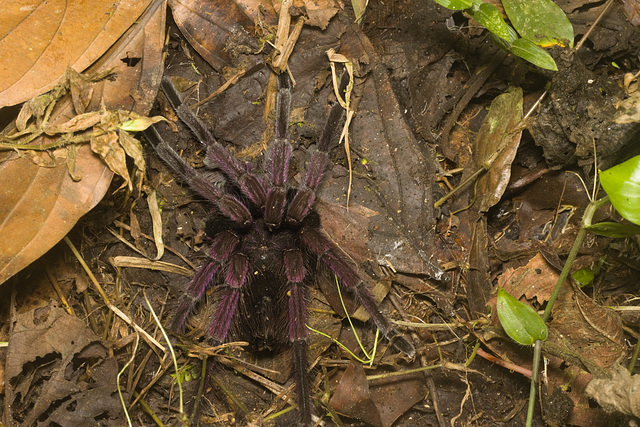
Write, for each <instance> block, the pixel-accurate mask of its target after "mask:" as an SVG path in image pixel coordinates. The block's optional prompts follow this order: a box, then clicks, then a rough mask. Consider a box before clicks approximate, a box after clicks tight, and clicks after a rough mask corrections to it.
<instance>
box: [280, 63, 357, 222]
mask: <svg viewBox="0 0 640 427" xmlns="http://www.w3.org/2000/svg"><path fill="white" fill-rule="evenodd" d="M348 83H349V75H348V74H347V72H344V73H343V74H342V78H341V79H340V87H339V93H340V94H342V93H344V91H345V90H346V88H347V84H348ZM344 113H345V111H344V108H342V106H341V105H340V104H339V103H337V102H336V104H335V105H334V106H333V107H332V108H331V110H330V111H329V117H327V122H326V124H325V126H324V130H323V131H322V135H321V136H320V140H319V141H318V145H317V148H316V149H315V150H314V151H313V152H312V154H311V159H310V160H309V165H308V166H307V171H306V173H305V177H304V181H303V182H302V183H300V185H299V186H298V189H297V191H296V194H295V196H293V199H292V200H291V203H289V207H288V209H287V216H286V222H287V224H291V225H297V224H300V223H301V222H302V220H304V219H305V218H306V216H307V215H308V214H309V211H310V210H311V208H312V206H313V204H314V202H315V200H316V190H317V188H318V185H320V181H321V180H322V177H323V176H324V172H325V169H326V167H327V163H328V162H329V149H330V147H331V141H333V139H334V137H335V135H336V132H337V131H338V127H339V126H340V124H341V123H342V120H343V119H344Z"/></svg>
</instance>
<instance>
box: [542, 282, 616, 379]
mask: <svg viewBox="0 0 640 427" xmlns="http://www.w3.org/2000/svg"><path fill="white" fill-rule="evenodd" d="M552 317H553V320H552V321H551V323H550V324H549V341H551V342H552V343H555V344H557V345H558V346H559V348H561V349H566V350H567V351H568V352H569V353H570V354H574V355H578V356H579V359H580V361H581V362H582V363H583V364H584V365H586V367H587V368H589V370H590V371H591V372H592V373H593V370H594V369H595V370H597V369H598V368H606V367H609V366H611V365H613V364H614V363H617V362H619V361H620V359H621V358H622V357H624V355H625V345H624V333H623V330H622V321H621V320H620V316H619V315H618V314H617V313H616V312H615V311H613V310H611V309H609V308H606V307H602V306H599V305H597V304H596V303H594V302H593V300H592V299H591V298H589V297H587V296H586V295H585V294H584V293H583V292H582V290H580V289H579V288H577V287H576V286H570V287H569V286H568V285H567V282H565V288H564V289H563V292H562V293H561V294H560V297H559V298H558V300H557V301H556V304H555V306H554V308H553V312H552Z"/></svg>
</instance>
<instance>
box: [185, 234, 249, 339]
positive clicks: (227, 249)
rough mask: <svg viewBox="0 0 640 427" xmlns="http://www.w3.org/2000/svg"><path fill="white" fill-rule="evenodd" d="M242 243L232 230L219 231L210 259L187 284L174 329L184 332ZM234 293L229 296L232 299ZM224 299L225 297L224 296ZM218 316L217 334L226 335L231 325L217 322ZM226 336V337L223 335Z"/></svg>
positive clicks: (213, 243) (212, 244)
mask: <svg viewBox="0 0 640 427" xmlns="http://www.w3.org/2000/svg"><path fill="white" fill-rule="evenodd" d="M239 243H240V239H239V237H238V236H237V235H236V234H235V233H233V232H231V231H224V232H221V233H218V234H217V235H216V236H215V237H214V239H213V241H212V242H211V248H210V249H209V259H208V260H207V261H206V262H205V263H204V264H203V265H202V266H200V268H199V269H198V271H197V272H196V274H195V275H194V276H193V279H191V282H189V285H188V286H187V292H186V293H184V294H183V295H182V296H181V298H180V303H179V304H178V308H177V310H176V314H175V316H174V319H173V327H174V330H176V331H178V332H183V331H184V328H185V325H186V322H187V319H188V318H189V316H190V315H191V314H192V313H193V310H194V308H195V307H196V305H197V304H198V302H200V300H201V299H202V298H203V297H204V294H205V291H206V290H207V288H208V287H209V286H210V285H211V283H212V282H213V280H214V278H215V277H216V275H217V274H218V272H219V271H220V268H221V267H222V266H223V265H224V263H226V261H227V260H228V259H229V258H230V257H231V254H232V253H233V251H234V250H235V249H236V247H237V246H238V244H239ZM231 297H232V295H229V296H227V299H230V298H231ZM223 299H224V297H223ZM216 319H217V317H215V318H214V324H216V325H219V326H218V327H216V328H215V330H216V336H218V335H223V336H226V332H227V331H228V329H229V326H228V325H226V329H225V327H224V324H221V322H220V321H218V322H217V323H216ZM212 329H214V328H213V326H212ZM223 338H224V337H223Z"/></svg>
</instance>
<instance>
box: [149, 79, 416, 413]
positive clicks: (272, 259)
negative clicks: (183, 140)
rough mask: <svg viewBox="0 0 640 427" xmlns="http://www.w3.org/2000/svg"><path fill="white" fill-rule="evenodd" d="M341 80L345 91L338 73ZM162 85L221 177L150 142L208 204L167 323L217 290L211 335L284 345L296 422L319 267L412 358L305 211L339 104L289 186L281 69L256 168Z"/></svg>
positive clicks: (304, 405)
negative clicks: (268, 140) (200, 252)
mask: <svg viewBox="0 0 640 427" xmlns="http://www.w3.org/2000/svg"><path fill="white" fill-rule="evenodd" d="M342 80H343V81H342V82H341V86H342V90H343V91H344V87H345V86H346V81H347V78H345V77H343V79H342ZM163 85H164V86H165V92H169V93H168V96H169V98H170V100H172V102H173V103H175V104H176V105H177V108H176V109H177V112H178V115H179V116H180V118H181V119H182V120H183V121H184V122H185V123H186V124H187V125H188V126H189V127H190V128H191V130H192V131H193V132H194V133H195V134H196V136H197V137H198V138H199V139H200V141H201V142H202V143H204V144H205V145H206V146H207V162H206V163H207V164H208V166H209V167H210V168H213V169H217V170H218V171H219V172H221V173H222V174H223V175H224V176H225V178H226V179H227V181H228V182H227V183H226V184H224V185H220V183H215V182H213V181H212V180H211V179H208V178H207V176H205V175H202V174H199V173H197V172H196V171H195V170H194V169H193V168H192V167H191V166H190V165H188V164H187V163H186V162H185V161H184V160H183V159H182V158H181V157H180V156H179V155H178V154H177V153H176V152H175V151H174V150H172V149H171V148H169V146H168V145H167V144H166V143H163V142H160V143H157V144H156V149H157V151H158V153H159V155H160V156H161V157H162V158H163V159H164V160H165V161H166V162H167V163H168V164H169V165H170V166H171V167H172V168H173V169H174V170H175V171H176V172H177V173H178V174H180V175H181V176H182V178H183V179H184V180H185V181H186V182H187V183H188V184H189V185H190V186H191V187H192V188H193V189H194V190H195V191H197V192H198V193H199V194H200V195H201V196H202V197H204V198H205V199H206V200H208V201H209V202H210V203H211V204H212V205H213V207H214V214H213V215H212V219H210V220H209V221H208V224H209V225H208V227H207V234H208V235H209V237H210V238H211V248H210V250H209V257H208V259H207V260H206V261H205V263H204V264H203V265H202V266H201V267H200V269H199V270H198V271H197V273H196V274H195V276H194V277H193V279H192V280H191V282H190V283H189V285H188V288H187V291H186V292H185V293H184V294H183V296H182V298H181V299H180V302H179V305H178V308H177V312H176V314H175V320H174V326H175V328H176V329H177V330H182V329H184V326H185V323H186V321H187V319H188V318H189V316H190V315H191V314H192V312H193V310H194V308H195V306H196V305H197V303H198V302H199V301H200V300H201V299H202V298H203V296H204V295H205V291H206V289H207V288H208V287H209V286H216V287H218V288H219V289H218V291H219V292H220V299H219V303H218V306H217V308H216V311H215V314H214V316H213V318H212V320H211V323H210V327H209V333H210V335H211V336H212V337H213V338H215V339H216V340H219V341H224V340H225V339H226V338H227V336H228V334H229V332H230V330H232V329H233V330H234V331H236V332H237V333H238V334H240V336H242V337H243V338H244V339H247V340H249V341H250V342H251V343H252V345H253V347H254V348H255V349H258V350H260V349H265V348H274V347H279V346H281V345H290V346H291V351H292V359H293V367H294V370H293V371H294V373H295V374H294V375H296V378H295V380H296V383H297V386H298V387H297V397H298V403H299V408H300V418H301V421H302V422H304V423H307V422H308V421H309V420H310V418H311V406H310V402H309V399H310V391H309V384H308V379H307V370H308V362H307V338H308V332H307V328H306V326H305V323H306V318H307V310H306V304H305V287H306V286H308V285H309V284H310V283H312V279H313V277H314V275H315V273H316V272H317V270H318V269H319V268H321V269H325V270H328V271H329V272H331V273H333V274H335V275H336V276H337V278H338V279H339V282H340V283H341V285H342V286H343V287H344V288H345V289H346V290H348V291H350V292H352V293H353V294H354V295H355V296H356V297H357V299H358V301H359V302H360V303H361V304H362V305H363V306H364V308H365V309H366V310H367V311H368V312H369V313H370V314H371V318H372V320H373V321H374V323H375V324H376V326H377V327H378V328H379V329H380V331H381V332H382V333H383V334H384V335H385V336H386V337H387V338H388V339H390V340H393V343H394V345H395V346H396V347H397V348H398V349H399V350H400V351H402V352H404V353H405V354H407V355H409V356H413V354H414V353H415V350H414V348H413V346H412V344H411V343H410V342H409V341H408V340H407V339H406V338H404V337H403V336H401V335H399V334H398V333H397V332H396V330H395V329H394V328H393V326H392V325H391V323H390V322H389V320H388V319H387V318H386V317H385V316H384V315H383V314H382V313H381V312H380V310H379V309H378V306H377V304H376V302H375V301H374V299H373V298H372V296H371V294H370V292H369V290H368V288H367V285H366V281H365V280H363V278H361V277H360V275H359V273H358V270H357V268H356V265H355V264H354V263H353V262H352V261H351V260H350V259H349V258H348V256H347V255H346V254H345V253H344V252H343V251H342V250H341V249H340V248H338V247H337V246H336V245H335V244H333V243H332V241H331V240H330V239H329V238H328V237H327V236H326V235H325V234H324V232H323V231H322V228H321V224H320V218H319V216H318V214H317V213H316V211H315V210H314V201H315V197H316V195H315V192H316V190H317V189H318V185H319V184H320V182H321V180H322V177H323V174H324V172H325V169H326V167H327V163H328V152H329V148H330V144H331V142H332V139H333V135H334V132H335V131H336V129H338V126H339V125H340V122H341V121H342V119H343V117H342V111H343V110H342V108H341V107H340V106H339V105H336V106H334V107H333V108H332V109H331V111H330V113H329V117H328V119H327V125H326V126H325V129H324V131H323V133H322V136H321V137H320V140H319V141H318V144H317V146H316V148H315V150H314V151H313V152H312V153H311V157H310V160H309V163H308V165H307V168H306V172H305V173H304V174H303V177H304V178H303V179H302V182H300V183H299V184H298V185H292V184H291V183H290V182H289V180H288V175H289V160H290V158H291V145H290V143H289V141H288V139H287V128H288V120H289V110H290V101H291V93H290V92H291V91H290V80H289V77H288V76H287V74H286V73H283V74H281V75H279V76H278V92H277V95H276V120H275V137H274V140H273V142H272V144H271V146H270V147H269V149H268V150H267V152H266V153H265V160H264V168H263V172H262V173H254V172H252V171H251V168H250V167H249V166H248V165H247V164H245V163H244V162H242V161H240V160H238V159H237V158H235V157H234V156H233V155H232V154H231V153H230V152H229V151H227V150H226V149H225V148H224V147H223V146H222V145H221V144H219V143H218V142H217V141H215V139H214V138H213V137H212V136H211V134H210V133H209V132H208V131H207V129H206V128H205V126H203V124H202V123H201V122H200V121H199V120H198V119H197V118H196V117H195V116H194V115H193V113H191V111H190V110H189V109H188V108H186V107H184V106H182V105H180V102H179V98H178V97H177V95H176V94H175V89H173V90H172V86H171V85H170V83H168V81H165V82H164V83H163ZM167 86H168V87H167ZM171 92H173V93H171ZM152 139H153V138H152Z"/></svg>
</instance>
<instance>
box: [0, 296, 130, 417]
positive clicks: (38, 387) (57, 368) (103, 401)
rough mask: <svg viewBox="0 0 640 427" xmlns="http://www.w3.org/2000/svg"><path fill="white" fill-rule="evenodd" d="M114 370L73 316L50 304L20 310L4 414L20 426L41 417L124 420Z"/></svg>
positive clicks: (10, 355)
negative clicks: (5, 412) (21, 311)
mask: <svg viewBox="0 0 640 427" xmlns="http://www.w3.org/2000/svg"><path fill="white" fill-rule="evenodd" d="M34 343H38V345H34ZM117 372H118V370H117V362H116V360H115V359H114V358H109V357H107V350H106V348H104V346H102V344H100V338H99V337H98V336H96V335H95V334H94V333H93V332H92V331H91V330H90V329H89V328H88V327H87V326H86V325H85V324H84V323H83V322H82V321H81V320H80V319H78V318H77V317H76V316H71V315H69V314H67V313H66V312H65V310H64V309H62V308H59V307H56V306H54V305H49V306H45V307H40V308H35V309H32V310H29V311H27V312H25V313H22V314H18V315H17V316H16V322H15V326H14V327H13V330H12V332H11V335H10V338H9V347H8V349H7V364H6V379H7V385H8V387H7V389H6V396H5V398H6V399H7V401H8V402H9V403H8V404H7V406H6V407H7V408H9V411H10V412H9V413H8V414H5V415H6V417H7V419H8V420H11V421H12V423H10V424H13V425H24V426H29V425H35V423H36V420H37V421H38V425H40V424H41V423H42V424H43V425H44V424H45V419H46V421H47V422H46V425H77V426H80V425H98V423H100V425H108V426H112V425H113V426H115V425H122V423H123V422H124V420H123V419H122V418H121V417H122V406H121V405H120V402H119V400H118V397H117V393H115V391H116V374H117ZM86 375H90V378H88V379H86V378H83V377H84V376H86ZM62 401H64V402H65V403H64V404H62V405H61V404H60V402H62ZM43 418H44V419H43ZM103 423H104V424H103Z"/></svg>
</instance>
